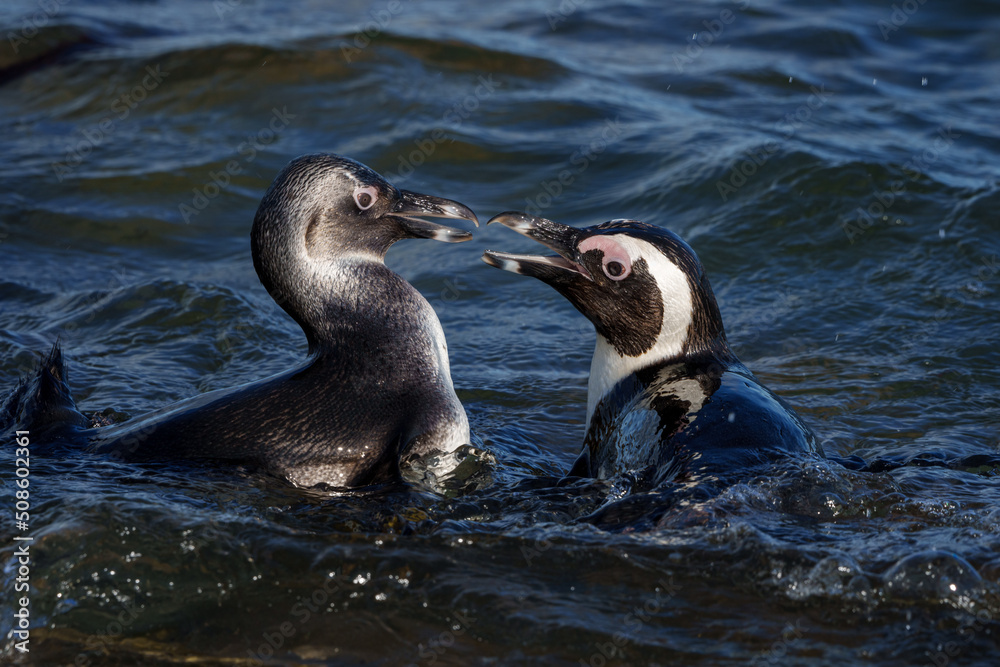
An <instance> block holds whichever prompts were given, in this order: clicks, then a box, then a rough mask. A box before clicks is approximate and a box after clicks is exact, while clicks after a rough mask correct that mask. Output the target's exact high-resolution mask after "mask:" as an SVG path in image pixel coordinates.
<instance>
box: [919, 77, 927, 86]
mask: <svg viewBox="0 0 1000 667" xmlns="http://www.w3.org/2000/svg"><path fill="white" fill-rule="evenodd" d="M920 85H921V86H926V85H927V77H926V76H924V77H921V78H920Z"/></svg>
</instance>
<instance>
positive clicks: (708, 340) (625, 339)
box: [483, 212, 732, 402]
mask: <svg viewBox="0 0 1000 667" xmlns="http://www.w3.org/2000/svg"><path fill="white" fill-rule="evenodd" d="M489 222H490V223H494V222H498V223H500V224H502V225H504V226H506V227H509V228H511V229H513V230H514V231H516V232H518V233H520V234H523V235H525V236H527V237H529V238H532V239H534V240H535V241H538V242H540V243H542V244H543V245H545V246H547V247H548V248H550V249H551V250H554V251H555V252H556V253H557V255H555V256H550V257H543V256H538V255H515V254H511V253H503V252H494V251H487V252H486V253H485V254H484V255H483V261H485V262H486V263H487V264H489V265H490V266H495V267H497V268H500V269H504V270H507V271H512V272H514V273H520V274H522V275H526V276H533V277H535V278H538V279H539V280H541V281H543V282H545V283H548V284H549V285H551V286H552V287H554V288H555V289H556V290H558V291H559V292H560V293H561V294H562V295H563V296H565V297H566V298H567V299H569V301H570V303H572V304H573V305H574V306H575V307H576V309H577V310H579V311H580V312H581V313H583V314H584V315H585V316H586V317H587V318H588V319H589V320H590V321H591V322H592V323H593V325H594V329H595V330H596V331H597V335H598V340H597V349H596V350H595V353H594V366H593V367H592V369H591V385H592V393H593V390H595V389H596V391H597V393H598V396H596V397H595V396H591V402H593V400H595V399H596V398H599V397H600V395H603V393H604V392H606V391H608V390H610V388H611V387H613V386H614V384H615V383H617V382H618V381H619V380H620V379H621V378H622V377H625V376H627V375H629V374H631V373H633V372H635V371H637V370H639V369H641V368H645V367H647V366H651V365H653V364H658V363H663V362H666V361H671V360H677V361H682V360H684V359H687V358H692V357H696V356H700V355H703V354H709V355H714V356H716V357H719V358H721V359H729V358H731V356H732V353H731V352H730V351H729V346H728V343H727V341H726V335H725V330H724V328H723V325H722V317H721V315H720V313H719V307H718V305H717V303H716V301H715V296H714V294H713V293H712V288H711V285H709V282H708V279H707V278H706V277H705V271H704V268H703V267H702V265H701V262H700V261H698V257H697V255H695V253H694V251H693V250H692V249H691V248H690V246H688V245H687V244H686V243H685V242H684V241H682V240H681V239H680V238H679V237H678V236H677V235H676V234H673V233H672V232H669V231H667V230H665V229H661V228H659V227H655V226H653V225H649V224H646V223H642V222H638V221H635V220H612V221H609V222H605V223H603V224H601V225H596V226H593V227H586V228H583V229H576V228H573V227H568V226H566V225H562V224H559V223H557V222H553V221H552V220H546V219H544V218H536V217H533V216H530V215H526V214H524V213H516V212H508V213H501V214H500V215H498V216H496V217H494V218H493V219H491V220H490V221H489ZM595 371H596V372H599V373H600V374H601V375H602V377H598V378H595ZM595 381H596V383H597V386H596V387H595Z"/></svg>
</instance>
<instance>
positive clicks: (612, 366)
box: [587, 331, 738, 431]
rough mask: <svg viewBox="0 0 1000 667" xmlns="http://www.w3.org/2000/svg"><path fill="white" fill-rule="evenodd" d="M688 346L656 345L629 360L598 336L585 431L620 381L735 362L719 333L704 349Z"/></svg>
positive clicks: (588, 394)
mask: <svg viewBox="0 0 1000 667" xmlns="http://www.w3.org/2000/svg"><path fill="white" fill-rule="evenodd" d="M687 343H688V341H683V342H681V343H680V344H679V345H677V346H657V347H655V348H654V349H653V350H651V351H650V352H647V353H646V354H643V355H640V356H638V357H628V356H625V355H623V354H621V353H620V352H619V351H618V350H617V349H615V347H614V345H612V344H611V343H609V342H608V341H607V339H606V338H604V336H602V335H601V334H597V344H596V345H595V346H594V358H593V359H592V360H591V363H590V378H589V380H588V381H587V430H588V431H589V430H590V422H591V419H592V418H593V416H594V411H595V410H596V408H597V405H598V404H599V403H600V402H601V399H603V398H604V397H605V396H607V395H608V394H610V393H611V392H612V391H613V390H614V388H615V387H616V386H617V385H618V383H619V382H621V381H622V380H624V379H625V378H627V377H629V376H630V375H633V374H635V373H637V372H639V371H641V370H643V369H645V368H650V367H653V366H667V365H670V364H678V363H696V364H699V365H700V364H719V365H720V366H721V367H723V368H724V367H728V366H729V365H731V364H733V363H738V360H737V359H736V356H735V355H734V354H733V352H732V350H730V348H729V343H728V342H727V341H726V336H725V333H724V332H722V331H720V332H719V335H718V336H717V337H716V338H715V339H713V340H712V342H711V345H708V346H707V347H705V346H703V345H699V346H697V348H696V349H691V347H690V346H689V345H688V344H687Z"/></svg>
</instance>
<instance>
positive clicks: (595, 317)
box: [483, 212, 819, 490]
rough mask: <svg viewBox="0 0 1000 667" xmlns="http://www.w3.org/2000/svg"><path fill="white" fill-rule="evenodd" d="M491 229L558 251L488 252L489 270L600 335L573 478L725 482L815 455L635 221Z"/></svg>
mask: <svg viewBox="0 0 1000 667" xmlns="http://www.w3.org/2000/svg"><path fill="white" fill-rule="evenodd" d="M489 222H490V223H494V222H498V223H500V224H502V225H504V226H506V227H509V228H511V229H513V230H514V231H516V232H519V233H520V234H523V235H525V236H527V237H529V238H532V239H534V240H535V241H538V242H540V243H542V244H544V245H545V246H548V247H549V248H550V249H552V250H553V251H555V252H556V253H557V255H556V256H553V257H543V256H536V255H515V254H510V253H502V252H493V251H487V252H486V253H485V254H484V255H483V261H485V262H486V263H487V264H489V265H491V266H494V267H497V268H500V269H504V270H507V271H512V272H514V273H520V274H522V275H526V276H533V277H535V278H538V279H540V280H542V281H543V282H545V283H548V284H549V285H551V286H552V287H554V288H555V289H556V290H558V291H559V293H561V294H562V295H563V296H565V297H566V298H567V299H569V301H570V303H572V304H573V305H574V306H575V307H576V309H577V310H579V311H580V312H581V313H583V314H584V315H585V316H586V317H587V318H588V319H589V320H590V321H591V322H592V323H593V325H594V328H595V329H596V331H597V344H596V347H595V349H594V358H593V362H592V364H591V367H590V381H589V386H588V396H587V430H586V436H585V439H584V447H583V452H582V454H581V455H580V457H579V459H577V461H576V464H575V465H574V466H573V468H572V470H571V471H570V475H576V476H589V477H598V478H607V479H614V480H619V481H622V482H623V484H625V485H626V486H627V487H628V488H630V489H632V490H648V489H653V488H656V487H658V486H660V485H662V484H663V483H665V482H689V481H698V480H702V479H711V478H717V477H723V476H725V477H728V476H730V475H731V474H732V473H734V472H737V471H740V470H745V469H747V468H750V467H752V466H755V465H757V464H761V463H766V462H770V461H773V460H776V459H778V458H781V457H784V456H788V455H794V454H802V453H819V448H818V446H817V444H816V441H815V438H814V436H813V435H812V433H811V432H810V430H809V428H808V427H807V426H806V425H805V424H803V422H802V421H801V420H800V419H799V418H798V416H796V414H795V413H794V412H793V411H792V410H791V409H790V408H789V407H788V406H787V405H786V404H785V403H784V401H782V400H781V399H780V398H778V396H776V395H775V394H774V393H772V392H771V391H770V390H768V389H767V388H766V387H764V386H763V385H762V384H761V383H760V382H758V381H757V379H756V378H755V377H754V376H753V374H752V373H751V372H750V371H749V370H747V368H746V367H745V366H744V365H743V364H742V363H740V361H739V360H738V359H737V358H736V355H735V354H733V352H732V350H731V349H730V347H729V343H728V342H727V340H726V334H725V330H724V328H723V325H722V317H721V315H720V313H719V307H718V305H717V304H716V301H715V296H714V295H713V293H712V288H711V286H710V285H709V282H708V279H707V278H706V276H705V271H704V269H703V268H702V265H701V262H699V261H698V258H697V256H696V255H695V253H694V251H693V250H692V249H691V248H690V247H689V246H688V245H687V244H686V243H685V242H684V241H682V240H681V239H680V238H679V237H677V236H676V235H675V234H673V233H671V232H669V231H667V230H664V229H661V228H659V227H655V226H653V225H649V224H645V223H642V222H638V221H634V220H612V221H610V222H606V223H604V224H601V225H597V226H594V227H587V228H584V229H575V228H573V227H567V226H566V225H562V224H559V223H557V222H553V221H551V220H546V219H543V218H536V217H532V216H529V215H526V214H523V213H515V212H508V213H502V214H500V215H498V216H496V217H494V218H493V219H492V220H490V221H489Z"/></svg>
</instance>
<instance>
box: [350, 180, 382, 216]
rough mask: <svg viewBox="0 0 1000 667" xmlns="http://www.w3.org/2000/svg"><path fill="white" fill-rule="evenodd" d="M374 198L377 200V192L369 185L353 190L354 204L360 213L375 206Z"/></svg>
mask: <svg viewBox="0 0 1000 667" xmlns="http://www.w3.org/2000/svg"><path fill="white" fill-rule="evenodd" d="M376 198H378V190H376V189H375V188H374V187H372V186H370V185H366V186H359V187H357V188H355V189H354V203H355V204H357V205H358V208H360V209H361V210H362V211H367V210H368V209H370V208H371V207H372V205H374V204H375V199H376Z"/></svg>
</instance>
